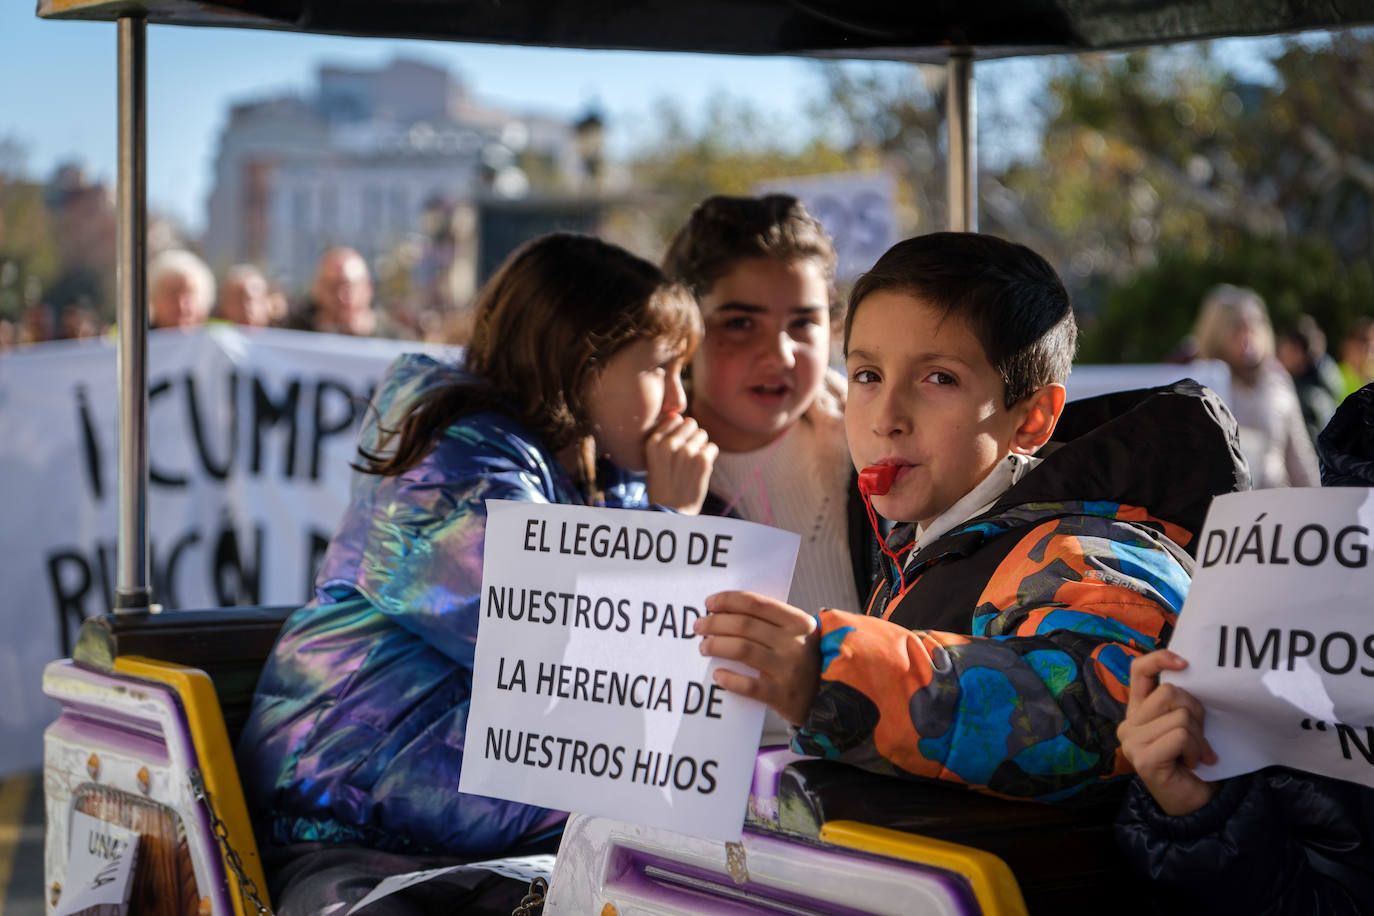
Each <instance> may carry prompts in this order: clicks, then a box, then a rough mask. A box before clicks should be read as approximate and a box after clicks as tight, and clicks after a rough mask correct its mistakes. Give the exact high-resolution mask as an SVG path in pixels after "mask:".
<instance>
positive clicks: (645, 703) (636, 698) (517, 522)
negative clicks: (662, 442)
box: [459, 500, 800, 840]
mask: <svg viewBox="0 0 1374 916" xmlns="http://www.w3.org/2000/svg"><path fill="white" fill-rule="evenodd" d="M487 512H488V517H487V532H486V555H485V563H484V565H483V568H482V603H481V623H480V625H479V629H478V642H477V662H476V666H475V670H474V672H473V689H472V709H471V711H470V712H469V714H468V727H467V745H466V749H465V751H464V755H463V773H462V778H461V781H460V786H459V787H460V788H461V789H462V791H464V792H471V793H475V794H478V795H490V796H495V797H497V798H505V799H511V800H513V801H520V802H525V803H528V804H535V805H542V806H544V807H548V808H557V809H561V810H568V811H579V812H583V813H586V814H597V815H603V816H607V817H613V818H617V819H619V820H625V821H632V822H635V823H639V824H648V825H651V826H655V827H665V828H668V829H671V830H677V831H680V832H683V833H690V834H695V835H697V836H702V837H709V838H712V839H721V840H734V839H738V838H739V836H740V832H741V827H742V822H743V818H744V809H745V804H746V801H747V799H748V794H749V780H750V776H751V774H752V769H753V761H754V755H755V753H756V751H757V750H758V741H759V732H760V729H761V727H762V724H763V711H764V707H763V705H762V704H760V703H757V702H754V701H752V700H746V699H744V698H742V697H739V696H737V695H735V694H731V693H727V692H726V691H725V690H723V689H721V688H719V687H717V686H716V685H715V683H714V681H713V680H712V679H711V675H710V672H711V671H712V670H713V669H714V668H715V667H716V665H717V664H719V663H717V662H714V661H713V660H711V659H707V658H704V657H703V656H702V655H701V654H700V652H699V649H698V644H699V642H700V640H699V638H698V637H696V636H695V635H694V634H693V632H692V624H693V622H694V621H695V620H696V619H697V617H699V616H704V614H705V610H704V608H705V599H706V597H707V596H708V595H710V594H712V593H714V592H718V591H723V590H727V589H746V590H749V591H754V592H758V593H760V594H764V595H768V596H771V597H774V598H778V599H780V600H786V597H787V591H788V587H789V585H790V583H791V580H792V567H793V564H794V563H795V562H796V556H797V548H798V546H799V544H800V538H798V536H797V535H795V534H792V533H790V532H786V531H781V530H778V529H776V528H768V527H765V526H763V525H756V524H753V523H752V522H743V521H738V520H735V519H723V518H701V517H690V516H682V515H672V514H669V513H664V512H647V511H646V512H635V511H627V510H624V509H589V508H583V507H577V506H554V505H542V504H536V503H526V502H507V501H498V500H492V501H489V502H488V503H487ZM742 670H744V669H742Z"/></svg>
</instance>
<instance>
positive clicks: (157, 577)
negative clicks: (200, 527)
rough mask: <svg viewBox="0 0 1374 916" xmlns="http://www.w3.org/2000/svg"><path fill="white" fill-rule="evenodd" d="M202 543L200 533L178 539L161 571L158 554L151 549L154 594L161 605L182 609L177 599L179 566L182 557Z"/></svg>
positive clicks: (195, 532) (196, 532)
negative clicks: (192, 547)
mask: <svg viewBox="0 0 1374 916" xmlns="http://www.w3.org/2000/svg"><path fill="white" fill-rule="evenodd" d="M199 543H200V532H199V531H188V532H186V533H185V534H183V535H182V536H181V537H179V538H177V539H176V542H175V543H173V544H172V552H171V554H170V555H169V556H168V557H167V565H166V566H163V567H161V568H160V569H159V567H158V565H157V554H156V553H155V552H154V551H153V550H152V548H151V546H150V547H149V551H148V552H149V557H150V560H151V564H152V567H153V594H155V595H157V596H158V598H159V599H160V600H161V603H162V604H163V605H164V606H166V607H170V608H178V607H181V601H180V599H178V598H177V589H176V574H177V564H178V563H180V562H181V555H182V554H183V553H185V552H186V549H187V548H188V547H190V546H192V545H193V544H199Z"/></svg>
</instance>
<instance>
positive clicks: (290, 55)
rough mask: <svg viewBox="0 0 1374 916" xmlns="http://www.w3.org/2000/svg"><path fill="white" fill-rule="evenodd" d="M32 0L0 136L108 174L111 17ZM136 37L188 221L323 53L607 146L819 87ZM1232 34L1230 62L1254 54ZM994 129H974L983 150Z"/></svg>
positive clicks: (812, 80) (473, 52) (608, 58)
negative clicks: (711, 110) (230, 155)
mask: <svg viewBox="0 0 1374 916" xmlns="http://www.w3.org/2000/svg"><path fill="white" fill-rule="evenodd" d="M33 8H34V5H33V3H32V0H0V138H3V137H9V138H12V139H16V140H18V141H19V142H20V143H22V144H23V145H24V146H25V147H26V149H27V151H28V158H27V166H28V172H29V174H30V176H32V177H34V178H43V177H46V176H47V175H48V174H49V173H50V172H51V171H52V169H53V167H54V166H55V165H56V164H57V163H59V162H61V161H64V160H73V159H74V160H78V161H80V162H82V163H83V164H84V165H85V166H86V168H87V170H88V172H89V173H90V174H91V175H92V176H93V177H95V178H97V179H101V180H105V181H108V182H112V181H113V178H114V163H115V27H114V26H113V25H112V24H109V23H86V22H50V21H44V20H40V19H37V18H36V17H35V16H34V15H33ZM148 34H149V37H148V46H149V49H148V86H149V90H148V106H149V107H148V118H149V126H148V139H149V159H148V184H149V199H150V202H151V204H152V205H153V206H154V207H156V208H158V209H161V210H163V211H165V212H169V213H171V214H172V215H174V216H175V217H176V218H178V219H179V220H180V221H181V222H182V223H183V224H185V225H187V226H188V227H189V228H190V229H191V230H192V231H198V230H199V228H200V227H201V223H202V220H203V210H204V200H205V196H206V194H208V192H209V183H210V179H211V169H212V165H213V158H214V151H215V145H216V143H217V139H218V135H219V132H220V130H221V128H222V126H223V123H224V118H225V115H226V113H227V108H228V105H229V104H230V103H231V102H233V101H237V100H243V99H246V98H254V97H262V96H268V95H274V94H280V93H283V92H289V91H306V90H308V89H309V87H310V86H311V85H312V84H313V80H314V73H315V70H316V68H317V67H318V65H319V64H320V63H322V62H336V63H347V64H351V65H364V66H366V65H379V64H382V63H384V62H386V61H387V60H390V59H391V58H393V57H396V56H400V55H406V56H411V57H416V58H419V59H422V60H425V61H428V62H431V63H434V64H438V65H440V66H445V67H447V68H448V69H449V70H450V71H452V72H455V73H457V74H459V75H460V76H462V77H463V78H464V80H465V82H466V83H467V85H468V87H469V91H470V92H472V93H473V94H474V95H475V96H477V97H478V98H479V99H482V100H483V101H486V102H490V103H494V104H500V105H506V106H509V107H511V108H513V109H516V110H536V111H542V112H547V113H551V114H558V115H565V116H576V115H577V114H580V113H581V112H583V111H584V110H585V109H586V108H587V107H588V105H589V104H591V103H593V102H595V103H597V104H599V105H600V107H601V108H602V110H603V111H604V112H605V113H606V115H607V118H608V125H609V137H608V140H609V143H610V144H611V151H612V154H613V155H614V154H615V153H616V152H617V151H622V152H623V151H624V150H626V149H628V148H631V147H632V146H633V145H634V142H635V138H637V137H642V136H643V135H644V134H645V132H647V131H649V130H651V128H652V126H653V124H654V121H653V114H652V113H653V109H654V106H655V104H656V103H657V102H658V101H659V100H660V99H663V98H672V99H674V100H676V101H678V102H679V103H680V104H681V105H682V106H683V107H684V109H685V110H687V111H688V112H697V111H700V110H701V108H702V107H703V105H704V103H705V101H706V100H707V99H708V98H710V97H711V96H712V95H713V94H715V93H719V92H727V91H728V92H730V93H732V94H735V95H743V96H746V97H748V98H749V99H750V100H751V101H753V103H754V104H755V105H757V106H759V107H760V108H762V109H764V110H765V111H768V112H771V113H774V114H780V115H783V116H785V117H786V116H793V115H795V116H797V118H800V116H801V115H802V113H803V112H804V111H805V106H806V101H807V99H808V98H809V97H811V96H814V95H815V94H816V93H817V92H818V91H819V86H820V81H819V78H818V77H817V75H816V71H815V65H814V64H813V63H811V62H808V61H804V60H800V59H795V58H744V57H726V56H705V55H690V54H673V55H662V54H659V55H650V54H643V53H633V52H607V51H570V50H551V49H537V48H515V47H504V46H494V45H474V44H454V43H449V42H419V41H393V40H369V39H355V38H340V37H334V36H310V35H296V34H290V33H281V32H264V31H246V30H245V31H240V30H227V29H189V28H170V27H158V26H154V27H151V28H150V29H149V33H148ZM1233 44H1236V45H1238V50H1237V51H1236V52H1235V55H1236V58H1237V60H1238V61H1240V62H1241V64H1242V65H1244V64H1245V62H1246V61H1251V62H1253V61H1254V59H1255V58H1256V54H1255V53H1253V52H1247V51H1246V50H1245V48H1246V47H1247V46H1248V43H1244V42H1240V43H1233ZM1042 68H1043V64H1042V63H1040V62H1036V61H1033V60H1017V61H998V62H990V63H980V64H979V66H978V79H979V91H980V97H981V96H982V95H983V94H986V93H988V92H992V91H1001V92H1008V91H1010V92H1016V91H1029V90H1030V89H1031V88H1033V87H1034V86H1035V85H1036V84H1037V82H1038V80H1037V78H1036V75H1037V74H1038V73H1040V72H1042ZM993 141H994V138H992V137H989V136H988V135H987V134H986V133H985V134H984V135H983V136H982V137H980V144H981V145H983V147H984V150H985V152H986V151H987V149H988V144H989V143H990V142H993Z"/></svg>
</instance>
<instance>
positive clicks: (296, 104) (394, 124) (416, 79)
mask: <svg viewBox="0 0 1374 916" xmlns="http://www.w3.org/2000/svg"><path fill="white" fill-rule="evenodd" d="M580 170H581V163H580V160H579V158H578V152H577V146H576V143H575V137H574V130H573V126H572V125H571V124H570V123H568V122H565V121H560V120H557V119H554V118H548V117H534V116H527V115H518V114H515V113H511V112H507V111H501V110H497V109H493V108H488V107H483V106H481V105H478V104H477V103H475V102H473V101H472V100H471V99H470V98H469V97H468V96H467V95H466V93H465V92H464V90H463V87H462V86H461V84H460V83H458V82H457V81H456V80H455V79H453V77H451V76H450V75H449V73H448V72H447V71H445V70H443V69H441V68H437V67H433V66H430V65H428V64H424V63H419V62H416V61H411V60H404V59H402V60H395V61H392V62H391V63H390V64H388V65H387V66H386V67H384V68H382V69H379V70H362V69H352V68H344V67H322V68H321V69H320V71H319V83H318V87H317V91H316V93H315V94H314V95H313V96H311V97H308V98H299V97H291V96H288V97H282V98H274V99H266V100H262V101H254V102H248V103H244V104H239V105H236V106H234V108H233V109H232V110H231V112H230V116H229V123H228V125H227V126H226V127H225V129H224V132H223V134H222V135H221V137H220V145H219V152H218V156H217V161H216V165H215V183H214V188H213V190H212V192H211V194H210V198H209V201H208V205H207V220H206V233H205V239H204V249H205V254H206V256H207V257H208V258H209V259H210V261H211V263H212V264H213V265H214V266H216V267H217V268H223V267H225V266H227V265H229V264H232V263H236V262H241V261H253V262H256V263H258V264H259V265H260V266H262V267H263V268H264V269H265V270H267V271H268V272H269V273H270V274H271V276H272V278H273V280H274V281H276V282H277V283H278V284H280V285H281V287H282V288H284V289H286V290H288V291H291V292H296V291H300V290H303V289H304V288H305V286H306V285H307V284H308V283H309V281H310V278H311V275H312V272H313V270H314V266H315V262H316V260H317V259H318V257H319V255H320V253H321V252H322V251H324V249H326V248H328V247H330V246H331V245H349V246H351V247H354V248H357V249H358V250H359V251H360V252H362V254H363V256H364V257H365V258H367V259H368V261H369V263H373V264H375V263H376V262H377V260H378V259H379V258H382V257H384V256H385V255H387V254H388V253H389V252H393V251H395V250H397V248H398V246H402V245H404V244H405V242H406V241H407V239H408V238H411V237H414V236H416V235H422V234H423V233H425V232H426V231H427V227H426V214H427V213H428V212H431V211H435V210H437V209H440V208H441V206H442V205H443V204H447V205H448V207H449V208H450V209H451V208H452V206H453V204H455V203H462V202H466V201H474V200H481V199H489V198H497V199H501V198H507V199H509V198H519V197H523V196H524V195H525V194H526V193H528V192H529V191H530V190H531V189H532V188H537V189H538V190H541V191H545V192H550V191H551V192H557V191H559V190H564V189H568V188H572V187H574V186H575V185H576V184H577V182H578V180H579V175H580Z"/></svg>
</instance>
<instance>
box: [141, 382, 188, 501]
mask: <svg viewBox="0 0 1374 916" xmlns="http://www.w3.org/2000/svg"><path fill="white" fill-rule="evenodd" d="M171 390H172V383H171V382H169V381H168V380H167V379H162V380H161V381H159V382H156V383H154V384H153V385H152V386H151V387H150V388H149V389H148V413H149V415H150V416H151V414H152V412H153V407H154V406H155V405H154V404H153V402H154V401H155V400H157V398H158V396H159V395H161V394H163V393H164V392H167V391H171ZM148 479H149V480H150V481H152V482H153V483H155V484H157V485H158V486H162V487H184V486H186V484H187V483H188V482H189V481H187V479H186V478H185V477H177V476H174V475H172V474H164V473H162V472H161V471H160V470H158V469H157V466H156V465H154V464H153V453H152V449H151V448H150V449H149V450H148Z"/></svg>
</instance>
